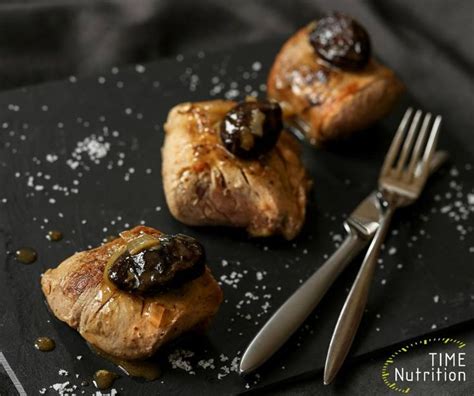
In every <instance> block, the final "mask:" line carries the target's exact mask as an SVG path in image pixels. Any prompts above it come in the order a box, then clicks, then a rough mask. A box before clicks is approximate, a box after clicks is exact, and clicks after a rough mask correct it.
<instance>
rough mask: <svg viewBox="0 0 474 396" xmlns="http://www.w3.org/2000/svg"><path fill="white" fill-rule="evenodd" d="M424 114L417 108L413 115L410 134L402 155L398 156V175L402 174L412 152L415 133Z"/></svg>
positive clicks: (396, 172)
mask: <svg viewBox="0 0 474 396" xmlns="http://www.w3.org/2000/svg"><path fill="white" fill-rule="evenodd" d="M422 114H423V112H422V111H421V110H417V111H416V113H415V115H414V117H413V120H412V122H411V125H410V129H409V130H408V134H407V136H406V138H405V142H404V143H403V147H402V152H401V154H400V157H399V158H398V163H397V167H396V169H395V174H396V175H401V173H402V171H403V168H404V167H405V165H406V161H407V158H408V155H409V154H410V152H411V150H412V147H413V142H414V140H415V135H416V133H417V130H418V124H419V123H420V119H421V115H422Z"/></svg>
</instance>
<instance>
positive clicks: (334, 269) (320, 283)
mask: <svg viewBox="0 0 474 396" xmlns="http://www.w3.org/2000/svg"><path fill="white" fill-rule="evenodd" d="M365 246H367V239H364V238H362V237H361V236H359V235H358V234H357V233H356V232H355V231H353V230H351V231H350V233H349V234H348V236H347V238H346V239H345V240H344V242H343V243H342V244H341V246H340V247H339V248H338V249H337V250H336V252H334V254H333V255H332V256H331V257H330V258H329V259H328V260H327V261H326V262H325V263H324V264H323V265H322V266H321V267H320V268H319V269H318V270H317V271H316V272H315V273H314V274H313V275H311V277H310V278H309V279H308V280H306V282H304V283H303V284H302V285H301V286H300V287H299V288H298V290H296V291H295V292H294V293H293V295H292V296H291V297H290V298H288V300H286V301H285V303H284V304H283V305H282V306H281V307H280V308H279V309H278V310H277V311H276V312H275V313H274V314H273V315H272V317H271V318H270V319H269V320H268V321H267V323H266V324H265V325H264V326H263V327H262V329H261V330H260V331H259V333H258V334H257V335H256V336H255V338H254V339H253V340H252V342H251V343H250V344H249V346H248V347H247V349H246V351H245V353H244V355H243V357H242V360H241V363H240V372H241V373H249V372H251V371H253V370H255V369H256V368H257V367H259V366H260V365H261V364H263V363H264V362H265V361H266V360H267V359H268V358H270V357H271V356H272V355H273V354H274V353H275V352H276V351H277V350H278V349H279V348H280V347H281V346H282V345H283V344H284V343H285V342H286V341H287V340H288V338H289V337H290V336H291V335H292V334H293V333H294V332H295V331H296V330H297V329H298V327H300V326H301V323H303V322H304V321H305V319H306V318H307V317H308V316H309V314H310V313H311V312H312V311H313V310H314V308H315V307H316V306H317V305H318V303H319V301H321V299H322V298H323V296H324V295H325V294H326V292H327V290H328V289H329V287H331V285H332V284H333V283H334V281H335V280H336V278H337V277H338V276H339V274H340V273H341V272H342V270H344V268H345V267H346V266H347V264H349V263H350V262H351V261H352V260H353V259H354V257H355V256H357V254H358V253H360V252H361V251H362V249H363V248H364V247H365Z"/></svg>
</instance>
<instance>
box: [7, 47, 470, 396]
mask: <svg viewBox="0 0 474 396" xmlns="http://www.w3.org/2000/svg"><path fill="white" fill-rule="evenodd" d="M281 42H282V41H281V40H278V41H274V42H270V43H266V44H256V45H251V46H247V47H245V49H242V48H240V49H239V48H237V49H235V50H234V51H232V52H231V53H216V54H204V53H199V54H197V55H196V56H193V57H189V58H185V59H183V58H182V57H178V59H176V60H167V61H162V62H158V63H152V64H148V65H146V67H143V66H137V67H133V66H132V67H129V68H125V69H123V70H118V69H112V70H111V71H110V72H109V73H107V74H104V75H103V76H101V77H93V78H87V79H81V80H77V79H76V78H74V77H72V78H70V80H69V81H65V82H56V83H50V84H46V85H42V86H36V87H31V88H24V89H21V90H16V91H12V92H7V93H4V94H2V95H0V139H1V147H0V150H1V151H0V180H1V186H2V188H1V191H0V216H1V217H0V227H1V234H0V238H1V243H0V255H1V257H0V260H1V262H2V263H3V264H2V266H1V269H0V271H1V275H0V315H1V321H0V350H1V351H2V352H3V353H4V355H5V357H6V358H7V360H8V362H9V363H10V365H11V366H12V368H13V370H14V371H15V373H16V375H17V376H18V378H19V380H20V382H21V383H22V384H23V386H24V388H25V389H26V391H27V392H28V393H36V392H37V391H38V390H39V389H42V388H48V387H49V386H50V385H52V384H55V383H63V382H66V381H70V383H71V384H76V385H78V384H79V383H80V382H81V380H83V379H89V380H90V378H91V375H92V374H93V372H94V371H95V370H96V369H99V368H104V367H108V368H113V366H112V365H111V364H109V363H108V362H105V361H104V360H102V359H100V358H98V357H96V356H94V355H93V354H92V353H91V352H90V351H89V349H88V347H87V346H86V344H85V343H84V342H83V340H82V339H81V337H80V336H79V335H78V334H77V333H76V332H75V331H73V330H72V329H70V328H68V327H67V326H66V325H65V324H63V323H61V322H59V321H57V320H56V319H55V318H54V317H53V316H52V315H51V314H50V313H49V312H48V310H47V307H46V305H45V304H44V300H43V296H42V293H41V291H40V287H39V277H40V274H41V273H42V272H44V271H45V270H46V269H47V268H49V267H53V266H56V265H57V264H58V263H59V262H61V261H62V260H63V259H64V258H66V257H68V256H69V255H71V254H72V253H74V252H75V251H79V250H83V249H87V248H89V247H91V246H95V245H97V244H98V243H99V242H100V241H101V240H102V238H104V237H105V236H107V235H110V234H114V233H117V232H119V231H121V230H122V229H124V228H126V227H128V226H133V225H136V224H139V223H140V222H145V223H146V224H147V225H150V226H153V227H156V228H159V229H161V230H163V231H165V232H184V233H187V234H190V235H193V236H195V237H197V238H199V240H200V241H201V242H202V243H203V244H204V245H205V247H206V249H207V253H208V258H209V263H210V265H211V267H212V269H213V271H214V273H215V275H216V277H217V278H219V279H221V280H222V281H223V289H224V293H225V303H224V304H223V306H222V308H221V310H220V312H219V314H218V316H217V317H216V319H215V322H214V326H213V327H212V328H211V330H210V331H209V333H208V336H207V337H204V338H199V339H196V338H194V339H186V340H182V341H180V342H177V343H176V344H175V345H172V346H170V348H169V350H168V351H164V352H163V353H162V358H161V359H162V360H164V361H166V360H167V358H166V357H167V355H168V353H170V352H171V353H172V352H173V351H174V350H175V349H176V348H180V349H184V350H190V351H193V352H194V356H192V357H190V358H186V359H185V360H188V361H189V362H190V363H191V364H192V367H193V369H192V371H193V372H194V373H195V374H190V373H188V372H186V371H185V370H182V369H179V368H176V369H172V368H170V367H169V365H168V364H166V363H165V364H164V375H163V377H162V379H161V380H159V381H156V382H153V383H142V382H140V381H135V380H132V379H129V378H125V377H122V378H121V379H119V380H118V381H117V382H116V384H115V387H116V388H117V389H118V390H119V392H121V394H130V395H132V394H133V395H140V394H143V395H144V394H151V393H152V392H153V393H162V394H193V393H196V392H198V393H199V394H211V393H214V394H231V393H237V392H240V391H245V390H246V389H248V388H249V387H252V386H254V385H256V384H259V385H261V384H265V383H268V382H271V381H275V380H279V379H282V378H284V377H288V376H291V375H295V374H299V373H302V372H304V371H306V370H309V369H315V368H317V367H321V366H322V363H323V361H324V357H325V352H326V350H327V346H328V342H329V338H330V334H331V331H332V329H333V326H334V323H335V320H336V318H337V315H338V313H339V310H340V307H341V306H342V303H343V300H344V297H345V295H346V293H347V290H348V287H349V286H350V284H351V281H352V279H353V277H354V274H355V271H356V269H357V265H353V266H352V267H351V268H350V269H349V270H348V271H346V273H344V274H343V276H342V277H341V279H340V280H339V281H338V282H337V283H336V285H335V287H334V288H333V289H332V290H331V291H330V292H329V293H328V295H327V297H326V298H325V299H324V300H323V302H322V304H321V306H320V307H319V308H318V310H317V312H315V313H314V314H313V315H312V317H311V318H310V319H309V320H308V321H307V323H306V324H305V326H304V327H303V328H302V329H301V331H299V332H298V333H297V334H296V335H295V337H293V338H292V339H291V341H290V342H289V343H288V345H287V346H286V347H285V348H284V349H283V350H282V351H281V352H280V353H279V354H278V355H277V357H276V358H275V359H274V360H273V361H272V363H270V364H268V365H267V366H266V367H265V369H263V370H262V371H261V372H260V373H259V375H257V376H254V377H252V378H248V379H242V378H240V377H239V376H238V375H237V374H236V373H235V372H233V371H231V372H230V373H229V374H228V375H225V376H224V374H225V373H226V370H227V369H229V367H230V366H231V364H230V362H231V361H232V360H233V359H234V358H235V357H236V356H239V355H240V354H241V353H242V351H243V349H244V348H245V346H246V345H247V344H248V342H249V341H250V340H251V338H252V337H253V336H254V335H255V333H256V332H257V330H258V329H259V328H260V326H261V325H262V324H263V323H264V321H265V320H266V319H267V318H268V317H269V315H270V314H271V312H272V311H273V310H274V309H275V308H276V307H278V306H279V305H280V304H281V303H282V302H283V301H284V300H285V298H286V297H287V296H288V295H289V294H290V293H291V292H292V291H293V290H294V289H295V288H296V287H297V286H298V285H299V283H300V281H301V280H303V279H305V278H306V277H308V276H309V275H310V274H311V273H312V271H314V270H315V269H316V268H317V267H318V266H319V265H321V264H322V263H323V262H324V259H325V257H326V255H327V254H330V253H331V252H332V251H333V250H334V249H335V246H336V245H337V244H338V242H339V240H340V238H341V237H343V230H342V220H343V219H344V217H345V216H346V215H347V214H348V213H350V211H351V210H352V209H353V208H354V207H355V206H356V204H357V203H358V202H359V201H360V200H361V199H362V198H364V197H365V196H366V195H367V194H368V193H369V192H370V191H371V189H372V188H373V187H374V185H375V182H376V179H377V174H378V169H379V166H380V163H381V161H382V159H383V156H384V153H385V151H386V149H387V147H388V144H389V142H390V140H391V137H392V134H393V131H394V129H395V127H396V125H397V124H398V121H399V119H400V118H401V115H402V114H403V110H404V106H405V105H406V103H405V104H404V105H401V106H400V107H399V108H398V109H397V110H396V111H395V112H394V113H393V115H392V116H391V117H389V118H387V119H386V120H384V121H383V122H382V123H380V124H378V125H376V126H374V127H373V128H372V130H370V131H366V132H364V133H362V134H360V135H358V136H357V137H355V138H354V139H352V140H351V141H349V142H346V143H344V144H341V145H339V146H338V147H337V149H332V150H327V151H323V150H314V149H312V148H310V147H308V146H305V148H304V160H305V163H306V164H307V167H308V169H309V171H310V173H311V175H312V177H313V179H314V181H315V183H314V190H313V192H312V195H311V199H310V205H309V208H308V216H307V222H306V226H305V228H304V230H303V232H302V233H301V235H300V236H299V237H298V238H297V239H296V240H295V241H293V242H285V241H283V240H281V239H278V238H274V239H268V240H257V241H255V240H249V239H248V238H247V237H246V236H245V234H244V233H242V232H239V231H230V230H223V229H212V228H201V229H200V228H190V227H187V226H184V225H182V224H180V223H178V222H176V221H175V220H174V219H173V218H172V217H171V216H170V214H169V212H168V210H167V208H166V204H165V201H164V197H163V192H162V187H161V181H160V147H161V143H162V138H163V129H162V125H163V122H164V121H165V119H166V115H167V112H168V110H169V109H170V108H171V107H172V106H173V105H175V104H177V103H179V102H183V101H194V100H204V99H209V98H212V97H216V98H217V97H224V96H226V95H227V96H230V97H233V96H234V95H238V97H240V98H241V97H243V96H245V95H246V94H250V93H252V92H253V91H256V92H258V93H259V94H260V95H263V94H264V89H265V87H264V86H262V84H264V82H265V75H266V72H267V70H268V68H269V67H270V65H271V62H272V59H273V57H274V55H275V53H276V52H277V50H278V48H279V46H280V44H281ZM408 85H410V81H408ZM423 107H424V108H426V109H430V105H429V103H424V105H423ZM434 107H435V110H436V106H434ZM458 126H459V124H457V120H456V118H455V117H452V118H451V117H448V120H447V122H445V124H444V128H443V136H442V137H441V141H440V147H442V148H443V149H447V150H449V151H450V152H451V153H452V154H453V156H452V157H453V158H452V165H451V167H447V168H446V169H444V170H442V171H441V172H440V173H439V175H438V176H436V177H435V178H433V180H432V181H431V182H430V183H429V185H428V187H427V189H426V193H425V194H424V196H423V197H422V198H421V199H420V201H419V202H418V203H417V204H416V205H414V206H413V207H411V208H408V209H406V210H404V211H403V213H400V215H399V216H398V217H397V218H396V219H395V221H394V230H395V232H393V233H392V235H391V236H390V237H389V240H388V241H387V244H386V245H387V247H386V249H385V250H386V252H385V254H384V256H383V262H382V263H381V266H380V268H379V270H378V271H377V274H376V279H375V282H374V287H373V290H372V293H371V297H370V301H369V305H368V312H367V314H366V316H365V318H364V321H363V323H362V327H361V329H360V331H359V336H358V338H357V341H356V344H355V347H354V350H353V353H354V354H357V355H359V354H362V353H366V352H369V351H372V350H375V349H378V348H380V347H383V346H387V345H390V344H392V343H395V342H398V341H401V340H404V339H407V338H410V337H415V336H418V335H421V334H424V333H427V332H429V331H431V330H432V329H434V328H435V327H436V328H437V329H440V328H443V327H446V326H449V325H452V324H455V323H459V322H461V321H464V320H467V319H472V318H473V317H474V310H473V308H474V296H473V294H474V293H473V285H474V283H473V282H474V281H473V280H474V276H473V275H474V267H473V266H472V257H473V255H472V254H473V245H474V244H473V238H472V216H473V215H472V212H473V205H474V204H473V203H472V195H469V194H472V193H473V192H474V191H473V188H474V178H473V177H472V153H473V151H474V138H473V136H472V134H471V135H470V136H469V135H468V134H466V133H465V131H462V130H459V128H458ZM115 131H117V132H118V133H117V132H115ZM91 135H95V137H96V138H97V137H103V141H102V142H99V144H96V143H90V141H88V140H87V138H90V137H91ZM80 142H82V146H81V143H80ZM78 143H79V145H78ZM81 147H86V148H85V149H84V150H83V151H81V150H82V149H81ZM73 153H76V154H75V155H73ZM98 157H100V158H98ZM72 168H74V169H72ZM469 200H471V201H469ZM457 202H458V203H457ZM469 202H470V203H469ZM49 229H59V230H61V231H63V232H64V234H65V238H64V240H63V241H61V242H55V243H53V242H49V241H47V240H46V238H45V234H46V232H47V231H48V230H49ZM20 246H32V247H34V248H35V249H37V251H38V253H39V259H38V261H37V262H36V263H34V264H32V265H29V266H25V265H22V264H19V263H17V262H16V261H15V260H14V258H13V255H12V253H13V252H14V251H15V249H16V248H18V247H20ZM223 260H225V261H223ZM232 274H233V275H232ZM223 276H225V277H226V278H222V277H223ZM260 278H262V279H261V280H259V279H260ZM236 279H237V281H236ZM225 280H227V281H228V282H227V283H226V282H225ZM237 282H238V283H237ZM228 283H230V284H228ZM249 293H250V294H249ZM241 301H242V302H241ZM237 306H239V307H240V308H237ZM40 335H47V336H51V337H52V338H54V339H55V340H56V343H57V348H56V350H55V351H54V352H51V353H48V354H44V353H40V352H38V351H36V350H35V349H34V348H33V341H34V339H35V338H36V337H37V336H40ZM221 354H224V356H221ZM78 355H79V356H82V359H81V360H78V359H77V358H76V357H77V356H78ZM221 358H222V359H221ZM209 359H214V361H213V362H212V365H214V366H215V368H207V369H204V368H202V367H201V366H203V365H206V364H202V365H201V366H200V365H199V364H198V361H200V360H204V361H207V362H208V363H211V362H210V361H209ZM225 359H228V360H225ZM221 360H225V361H221ZM236 361H237V360H236ZM226 368H227V369H226ZM59 369H65V370H67V372H68V375H67V376H60V375H59V374H58V370H59ZM75 374H78V375H79V378H76V376H75ZM218 377H222V378H220V379H219V378H218ZM0 379H1V381H6V379H4V378H3V377H1V378H0ZM79 390H85V391H86V393H87V394H90V393H93V392H94V389H93V388H92V387H87V388H84V389H81V387H79Z"/></svg>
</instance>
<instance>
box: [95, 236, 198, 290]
mask: <svg viewBox="0 0 474 396" xmlns="http://www.w3.org/2000/svg"><path fill="white" fill-rule="evenodd" d="M205 261H206V258H205V252H204V248H203V246H202V245H201V244H200V243H199V242H198V241H196V240H195V239H194V238H191V237H189V236H186V235H182V234H177V235H160V236H159V237H157V238H155V237H153V236H151V235H147V234H144V235H141V236H140V237H138V238H136V239H134V240H132V241H130V242H129V243H128V244H127V246H126V247H123V248H122V249H119V250H118V251H117V252H116V253H115V254H114V255H112V257H111V258H110V260H109V263H108V264H107V266H106V268H105V273H104V275H105V276H106V278H108V280H109V281H110V282H112V283H113V284H114V285H115V286H116V287H118V288H119V289H121V290H125V291H128V292H133V293H138V294H152V293H159V292H162V291H166V290H168V289H170V288H176V287H179V286H181V285H182V284H184V283H185V282H188V281H190V280H192V279H195V278H197V277H198V276H200V275H202V273H203V272H204V268H205Z"/></svg>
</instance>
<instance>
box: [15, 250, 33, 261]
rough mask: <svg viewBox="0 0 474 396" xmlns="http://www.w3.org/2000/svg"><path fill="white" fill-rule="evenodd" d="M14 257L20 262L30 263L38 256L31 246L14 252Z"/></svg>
mask: <svg viewBox="0 0 474 396" xmlns="http://www.w3.org/2000/svg"><path fill="white" fill-rule="evenodd" d="M15 258H16V260H17V261H19V262H20V263H22V264H31V263H34V262H35V261H36V259H37V258H38V253H36V250H34V249H33V248H30V247H23V248H20V249H18V250H17V251H16V252H15Z"/></svg>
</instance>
